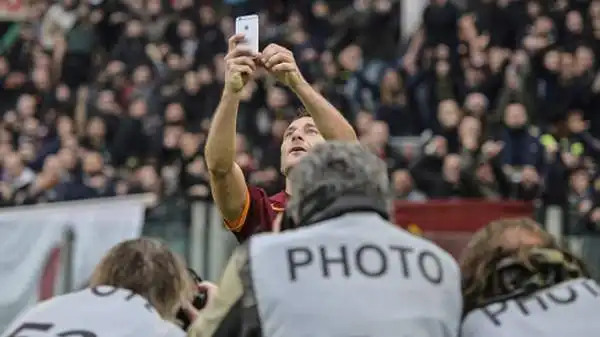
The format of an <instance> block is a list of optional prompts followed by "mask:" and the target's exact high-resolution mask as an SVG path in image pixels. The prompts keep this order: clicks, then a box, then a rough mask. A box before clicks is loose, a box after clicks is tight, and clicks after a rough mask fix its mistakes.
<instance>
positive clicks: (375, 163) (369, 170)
mask: <svg viewBox="0 0 600 337" xmlns="http://www.w3.org/2000/svg"><path fill="white" fill-rule="evenodd" d="M289 179H290V182H291V186H290V187H291V197H290V200H289V202H288V207H287V212H289V215H291V217H292V219H294V220H295V221H298V219H300V218H302V214H299V213H300V212H301V211H302V210H301V209H300V207H299V206H300V205H302V204H304V203H305V201H307V200H306V199H307V198H310V197H311V196H314V195H315V194H314V193H315V191H317V190H319V189H323V188H324V187H326V188H327V191H328V193H332V195H331V197H338V196H342V195H344V194H353V195H360V196H364V197H366V198H369V199H375V200H381V201H382V203H385V205H382V206H384V207H389V206H390V205H391V203H392V199H393V198H392V193H391V189H390V182H389V178H388V174H387V167H386V164H385V162H384V161H383V160H381V158H379V157H378V156H377V155H376V154H374V153H373V152H372V151H370V150H368V149H366V148H365V147H364V146H362V145H361V144H359V143H347V142H327V143H323V144H320V145H318V146H315V147H314V148H313V149H312V150H311V151H310V153H309V154H307V155H306V156H305V157H304V158H302V160H301V161H300V162H299V163H298V164H297V165H296V166H295V167H294V168H293V170H292V171H291V174H290V176H289Z"/></svg>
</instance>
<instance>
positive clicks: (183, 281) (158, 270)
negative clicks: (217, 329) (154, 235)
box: [90, 238, 192, 320]
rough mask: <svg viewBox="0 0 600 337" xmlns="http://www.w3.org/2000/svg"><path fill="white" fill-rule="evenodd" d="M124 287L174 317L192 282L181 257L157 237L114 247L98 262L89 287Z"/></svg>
mask: <svg viewBox="0 0 600 337" xmlns="http://www.w3.org/2000/svg"><path fill="white" fill-rule="evenodd" d="M100 285H108V286H113V287H117V288H124V289H128V290H131V291H133V292H135V293H136V294H138V295H140V296H143V297H144V298H146V299H147V300H148V301H149V302H150V304H152V306H153V307H154V308H155V309H156V310H157V311H158V313H159V314H160V315H161V316H162V317H163V318H164V319H168V320H174V318H175V315H176V313H177V310H178V309H179V308H180V307H181V303H182V300H184V299H186V298H190V296H191V289H192V285H191V282H190V278H189V275H188V271H187V269H186V267H185V264H184V262H183V260H182V259H181V257H179V256H178V255H176V254H175V253H173V252H172V251H171V250H170V249H169V248H168V247H167V245H166V244H164V243H163V242H161V241H159V240H155V239H149V238H140V239H134V240H128V241H124V242H122V243H119V244H118V245H116V246H114V247H113V248H112V249H111V250H110V251H109V252H108V253H107V254H106V255H105V256H104V258H103V259H102V261H100V263H99V264H98V266H96V269H95V271H94V273H93V275H92V279H91V281H90V286H91V287H95V286H100Z"/></svg>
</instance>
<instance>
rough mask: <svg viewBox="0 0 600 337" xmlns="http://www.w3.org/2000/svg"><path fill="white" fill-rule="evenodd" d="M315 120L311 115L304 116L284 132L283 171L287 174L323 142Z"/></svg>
mask: <svg viewBox="0 0 600 337" xmlns="http://www.w3.org/2000/svg"><path fill="white" fill-rule="evenodd" d="M324 141H325V138H323V136H322V135H321V133H320V132H319V130H318V129H317V126H316V125H315V121H314V120H313V119H312V118H311V117H302V118H298V119H296V120H295V121H293V122H292V123H291V124H290V126H288V128H287V129H286V130H285V133H284V134H283V142H282V143H281V172H283V174H286V172H287V171H288V170H289V168H291V167H293V166H294V165H295V164H296V163H297V162H299V161H300V159H302V157H304V155H305V154H306V153H307V152H308V151H309V150H310V149H311V148H312V147H313V146H315V145H317V144H320V143H323V142H324Z"/></svg>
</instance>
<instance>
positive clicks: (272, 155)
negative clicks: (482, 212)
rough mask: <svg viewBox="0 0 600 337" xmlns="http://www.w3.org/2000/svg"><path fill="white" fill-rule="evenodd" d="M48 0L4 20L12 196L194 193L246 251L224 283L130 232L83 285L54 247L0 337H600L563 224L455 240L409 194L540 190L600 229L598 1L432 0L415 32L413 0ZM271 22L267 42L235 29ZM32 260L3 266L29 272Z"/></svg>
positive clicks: (41, 199)
mask: <svg viewBox="0 0 600 337" xmlns="http://www.w3.org/2000/svg"><path fill="white" fill-rule="evenodd" d="M409 1H412V0H409ZM29 5H30V6H31V8H30V13H29V16H28V17H27V18H26V20H24V21H22V22H20V23H14V24H0V32H1V33H2V39H1V40H0V86H1V87H2V89H1V90H0V112H1V114H2V115H1V120H0V177H1V178H0V206H3V207H11V206H18V205H31V204H38V203H47V202H57V201H70V200H81V199H90V198H98V197H110V196H117V195H127V194H134V193H141V192H151V193H153V194H155V195H157V196H158V197H159V198H158V200H160V199H161V198H163V197H167V196H173V195H183V196H185V197H186V198H188V199H201V200H210V201H214V205H216V208H218V209H219V211H220V213H221V216H222V217H218V220H219V225H220V221H221V218H222V219H224V220H225V225H226V227H227V228H228V229H229V230H230V231H232V232H234V234H235V236H236V237H237V239H238V241H239V243H240V244H239V245H238V246H236V249H235V251H234V253H233V255H232V257H231V259H230V260H229V263H228V264H227V266H226V268H225V271H224V273H223V277H222V280H221V282H220V284H219V286H216V285H215V284H212V283H209V282H204V281H203V280H202V279H201V277H199V276H198V275H197V274H196V273H195V272H193V270H191V269H188V268H187V267H189V266H186V263H184V261H183V259H182V258H181V257H180V256H178V255H177V254H176V253H174V251H173V250H172V248H170V247H168V246H167V245H166V244H164V243H162V242H160V241H158V240H155V239H151V238H145V237H142V238H139V237H138V236H139V235H134V236H135V237H138V238H136V239H132V240H125V241H122V242H120V243H118V244H117V245H116V246H114V247H113V248H112V249H110V250H108V252H107V253H105V254H104V257H103V258H101V259H100V257H99V256H98V260H99V261H100V262H99V264H97V265H96V267H95V268H94V270H93V271H92V270H89V271H90V274H91V277H90V278H86V279H87V280H89V282H88V281H86V282H88V283H87V284H86V285H85V286H84V288H83V289H80V290H77V291H73V290H74V288H75V287H78V286H80V285H79V284H77V285H75V286H73V284H70V283H73V282H72V279H73V277H72V276H73V275H71V272H72V271H73V270H71V269H72V268H74V267H73V265H74V266H79V265H77V264H75V263H71V262H73V261H75V260H76V259H77V258H78V257H80V256H73V255H74V254H73V251H70V249H69V248H65V250H67V252H65V253H64V254H63V251H62V250H60V249H58V250H57V256H58V259H57V261H58V260H60V258H64V259H65V261H62V262H61V261H59V262H57V264H56V265H55V266H54V267H53V268H54V271H52V272H51V274H54V273H57V271H56V269H59V268H60V267H62V266H61V265H60V263H62V264H64V265H65V266H66V267H65V270H64V271H61V272H62V273H63V274H64V275H63V276H64V278H65V280H62V281H61V280H58V281H56V280H54V282H56V284H55V283H51V286H53V287H58V283H61V282H63V283H65V285H63V287H64V289H63V290H64V292H65V294H63V295H61V296H55V297H53V298H51V299H49V300H47V301H45V302H43V303H41V304H37V305H34V306H30V305H31V304H32V303H31V302H32V301H27V300H22V301H21V302H23V303H24V302H28V303H26V306H27V308H26V309H27V310H25V312H23V313H22V314H21V315H19V316H15V317H14V318H13V317H11V321H12V323H10V325H8V326H7V327H6V330H5V331H0V337H15V336H25V335H30V334H32V333H33V331H36V335H39V336H56V335H58V336H64V337H68V336H86V337H96V336H117V337H118V336H131V335H148V336H155V335H156V336H169V337H183V336H188V337H229V336H244V337H256V336H283V335H285V336H291V337H293V336H312V335H318V334H325V335H330V336H357V337H375V336H377V337H384V336H398V335H399V334H400V335H409V334H410V335H412V336H416V335H418V336H428V337H457V336H460V337H482V336H486V337H495V336H507V335H510V336H530V335H536V336H543V337H551V336H565V335H567V334H569V335H573V336H577V337H592V336H597V335H598V331H600V322H599V321H598V320H597V319H595V316H596V315H597V314H596V313H597V311H598V308H599V302H598V298H599V296H600V286H599V285H598V283H597V282H596V281H594V280H593V279H592V277H593V274H592V273H591V272H590V270H593V269H595V268H597V264H598V261H597V260H587V261H585V262H584V261H583V260H581V259H580V257H579V256H577V255H575V254H573V253H571V251H570V250H569V249H567V248H565V247H564V245H562V242H559V241H560V240H559V239H558V238H556V237H554V236H553V235H552V234H551V233H549V232H548V231H547V230H546V229H544V228H543V227H544V226H541V225H540V224H538V223H536V222H535V221H533V220H531V219H529V218H528V217H522V218H510V219H497V220H495V221H492V222H490V223H487V224H485V225H484V224H481V225H482V227H481V228H480V229H478V230H477V232H475V233H474V234H473V235H472V237H471V238H470V240H469V242H468V243H467V244H466V245H465V247H461V248H463V251H462V253H461V254H460V256H453V255H451V254H450V253H448V252H447V251H445V250H444V249H443V248H441V247H440V246H437V244H436V243H435V242H433V241H430V240H428V239H426V238H423V237H420V236H418V235H413V234H411V233H409V232H408V231H406V230H405V229H403V228H402V226H399V224H398V223H396V222H395V220H396V219H394V218H393V216H392V208H393V207H392V205H394V201H395V200H404V201H410V202H423V201H426V200H430V199H433V200H449V199H468V198H476V199H484V200H492V201H496V200H518V201H532V200H536V201H541V202H543V203H544V204H546V205H553V204H554V205H561V206H565V205H570V206H572V208H573V209H575V210H576V211H577V212H578V214H579V216H583V217H585V218H586V219H587V220H589V221H588V222H591V223H600V199H598V195H600V194H599V192H600V171H598V167H597V166H598V165H597V164H596V163H597V160H598V157H599V156H600V119H599V117H598V116H596V113H595V111H596V109H597V108H600V72H598V64H597V62H596V55H598V53H600V49H598V48H599V46H600V43H599V42H600V41H598V40H600V0H589V1H588V0H553V1H551V0H547V1H542V0H481V1H470V2H469V3H468V4H467V7H466V8H462V7H459V6H458V5H457V4H455V3H453V2H451V1H450V0H430V1H429V2H428V4H427V6H426V7H425V9H424V11H423V13H422V20H421V22H420V26H419V27H418V29H417V30H416V31H415V32H414V33H413V34H412V35H411V38H410V39H409V41H407V42H406V43H403V42H402V41H401V40H402V39H401V31H400V30H399V29H398V27H399V26H400V23H401V22H400V21H401V15H400V12H401V11H400V6H401V4H400V2H399V1H395V0H354V1H347V2H342V1H334V0H296V1H291V0H288V1H285V0H273V1H259V0H224V2H223V3H221V2H219V3H218V4H217V3H216V2H213V1H208V0H173V1H168V0H165V1H163V0H59V1H44V0H33V1H32V2H31V3H30V4H29ZM255 12H256V13H259V17H260V21H261V23H260V25H261V27H260V32H261V33H260V36H261V47H260V50H259V51H258V52H256V51H252V50H250V49H249V48H248V46H247V45H246V44H245V43H244V42H245V41H246V40H245V37H244V36H243V35H240V34H234V18H235V17H237V16H238V15H240V14H248V13H255ZM321 95H322V96H323V97H325V98H326V99H324V98H323V97H322V96H321ZM240 102H241V104H239V103H240ZM329 102H331V104H330V103H329ZM238 104H239V109H238ZM357 139H358V140H359V141H360V142H356V140H357ZM269 195H271V197H269ZM521 204H524V203H521ZM211 205H212V204H211ZM447 205H450V207H454V205H452V204H450V203H449V204H447ZM527 205H529V204H527ZM104 207H106V206H104ZM99 208H102V206H101V207H99ZM104 210H109V209H108V207H106V208H104ZM109 211H112V209H110V210H109ZM17 212H18V211H17ZM24 212H34V211H32V210H26V211H24ZM15 213H16V212H15ZM4 214H7V213H4ZM47 214H48V215H50V212H48V213H47ZM90 214H91V213H90ZM139 214H141V212H140V213H139ZM139 214H138V215H139ZM63 215H64V214H63ZM86 215H87V214H86ZM437 215H439V216H440V218H439V219H441V220H443V214H441V212H440V214H437ZM117 216H118V215H117ZM92 217H93V216H92ZM98 217H99V218H100V216H98ZM66 218H68V216H67V217H66ZM107 218H108V217H107ZM138 218H139V216H138ZM37 219H39V218H37ZM37 219H36V223H35V224H36V225H38V224H39V222H43V220H42V221H39V220H37ZM59 220H61V221H63V222H64V219H62V218H61V219H59ZM441 220H437V221H440V222H443V221H441ZM161 224H162V223H161ZM11 225H12V223H10V221H8V222H7V226H6V227H5V228H7V231H6V232H4V233H9V234H10V231H11V230H15V229H17V228H16V226H11ZM546 225H547V226H546V227H548V228H549V227H550V226H548V224H546ZM66 227H71V225H70V224H65V228H66ZM165 227H166V226H165ZM61 228H62V227H61ZM71 229H72V228H71ZM103 230H104V231H107V230H105V229H103ZM13 232H16V231H13ZM107 232H109V231H107ZM31 233H33V236H35V238H38V237H41V236H42V235H40V234H39V233H38V232H37V231H29V234H31ZM48 233H50V232H48ZM73 233H74V232H73V231H71V232H70V239H65V240H70V241H71V244H72V245H74V246H75V245H76V244H73V242H76V239H77V235H76V234H73ZM88 233H91V232H88ZM98 233H99V232H98ZM54 234H55V232H52V234H51V235H54ZM137 234H139V233H137ZM195 234H198V233H195ZM561 234H562V233H561ZM51 235H50V236H51ZM192 235H194V234H192ZM203 235H204V234H203ZM33 236H32V235H29V237H28V238H32V237H33ZM57 236H60V234H59V235H57ZM88 236H89V237H92V238H93V239H94V240H95V239H96V236H92V235H88ZM7 237H9V240H7V242H8V243H9V244H10V245H13V244H14V246H15V247H14V248H17V246H19V245H20V244H21V242H20V241H19V239H23V238H25V237H23V238H21V237H18V235H13V236H7ZM15 238H17V239H15ZM57 240H59V239H57ZM74 240H75V241H74ZM36 242H37V241H36ZM88 242H89V241H88ZM61 243H62V241H61ZM218 244H223V243H222V242H218ZM36 245H38V244H37V243H36ZM39 245H44V243H39ZM65 246H66V244H65ZM82 246H85V247H84V249H83V250H79V251H78V252H82V251H84V252H85V253H88V255H92V254H91V253H90V252H91V249H90V251H86V249H88V248H91V247H87V246H86V245H82ZM7 247H8V249H7V251H8V250H12V249H11V247H12V246H11V247H9V246H8V245H7ZM19 248H22V249H23V250H30V249H31V250H32V249H33V248H37V247H29V246H27V245H23V247H19ZM42 248H43V247H42ZM61 248H62V247H61ZM79 248H81V247H79ZM103 248H108V247H103ZM595 248H596V252H597V251H598V250H597V246H596V247H595ZM48 249H49V250H51V249H50V248H48ZM14 250H15V251H17V252H18V251H19V250H18V249H14ZM96 253H97V252H96ZM52 254H54V253H52ZM16 255H18V254H15V256H16ZM83 255H85V254H83ZM15 256H13V257H12V258H13V259H12V260H11V259H9V258H6V259H4V260H3V262H4V263H3V266H2V270H3V271H5V272H6V275H7V276H8V277H10V276H12V275H9V274H12V272H11V271H12V270H15V271H19V272H22V271H23V270H17V269H18V267H20V266H21V265H23V266H25V267H23V268H22V269H27V268H29V267H28V266H31V265H27V264H20V262H21V261H17V260H19V259H20V258H21V256H17V258H16V259H15ZM209 257H210V255H207V256H204V255H203V256H202V257H201V258H202V259H204V260H208V259H209ZM457 257H458V261H457ZM71 259H72V260H71ZM204 262H206V261H204ZM29 269H36V268H29ZM40 269H46V267H44V268H40ZM47 272H48V271H47V270H43V271H40V272H38V271H37V270H35V271H34V273H35V274H38V273H39V274H42V273H43V274H47ZM58 273H60V272H58ZM75 273H79V274H81V273H83V271H81V270H75ZM14 274H15V275H16V276H17V277H16V278H15V280H17V281H22V280H24V279H25V276H26V275H28V274H27V273H25V272H22V273H17V272H15V273H14ZM19 277H20V278H19ZM36 277H37V276H35V277H33V278H32V279H34V278H36ZM42 278H43V277H42ZM10 280H12V279H9V282H7V283H5V285H6V288H7V289H6V294H9V295H11V296H12V295H13V294H12V293H11V292H12V290H11V289H12V288H11V287H12V285H13V284H15V285H19V286H21V284H17V283H31V284H33V283H34V282H12V283H11V282H10ZM36 286H37V285H32V286H31V288H32V289H33V288H35V287H36ZM42 287H43V285H40V286H39V288H40V289H33V290H32V293H36V294H35V295H36V296H37V295H38V294H37V292H38V291H39V292H40V294H41V291H42V289H41V288H42ZM69 287H70V288H69ZM17 288H18V287H15V288H14V289H17ZM26 290H27V289H26ZM15 294H17V296H13V297H19V293H18V292H15ZM40 297H41V295H40V296H38V297H36V299H39V298H40ZM9 300H10V299H9ZM6 303H8V304H10V301H6ZM19 304H20V303H19ZM24 307H25V306H24ZM2 328H4V327H2Z"/></svg>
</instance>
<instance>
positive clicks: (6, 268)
mask: <svg viewBox="0 0 600 337" xmlns="http://www.w3.org/2000/svg"><path fill="white" fill-rule="evenodd" d="M146 200H147V198H144V197H135V196H132V197H123V198H121V197H119V198H110V199H95V200H87V201H81V202H65V203H57V204H49V205H40V206H33V207H16V208H9V209H0V332H2V331H3V329H4V328H5V327H6V326H7V325H8V324H9V323H10V321H12V320H13V319H14V318H15V316H16V315H17V314H18V313H19V312H21V311H22V310H23V309H25V308H27V307H28V306H31V305H32V304H34V303H36V302H37V301H38V300H40V299H44V298H47V297H49V296H52V295H54V294H53V288H55V287H56V285H57V283H59V282H61V272H62V268H61V266H60V262H59V261H60V260H59V259H58V257H59V255H60V253H61V250H64V248H65V243H64V241H65V240H64V237H65V233H67V232H68V231H72V232H73V234H74V240H73V244H72V246H71V249H72V252H71V253H72V255H71V256H72V257H73V259H72V261H71V263H72V264H71V266H72V272H73V275H72V280H70V281H71V284H72V285H73V287H75V288H79V287H82V286H84V285H85V284H86V282H87V281H88V278H89V277H90V276H91V273H92V271H93V269H94V267H95V266H96V264H97V263H98V262H99V261H100V259H101V258H102V256H103V255H104V254H105V253H106V252H107V251H108V250H109V249H110V248H111V247H112V246H114V245H115V244H117V243H119V242H121V241H123V240H127V239H131V238H137V237H139V236H140V235H141V232H142V226H143V223H144V211H145V202H146ZM63 253H64V252H63ZM63 256H64V254H63Z"/></svg>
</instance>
